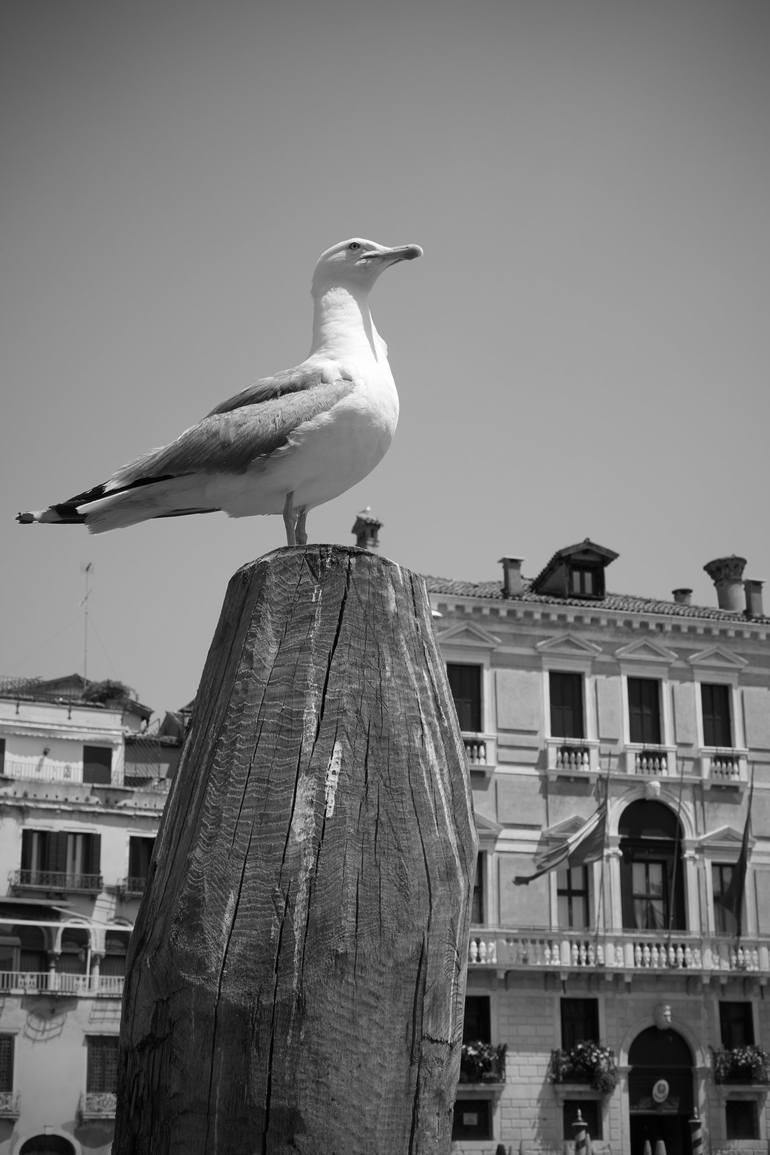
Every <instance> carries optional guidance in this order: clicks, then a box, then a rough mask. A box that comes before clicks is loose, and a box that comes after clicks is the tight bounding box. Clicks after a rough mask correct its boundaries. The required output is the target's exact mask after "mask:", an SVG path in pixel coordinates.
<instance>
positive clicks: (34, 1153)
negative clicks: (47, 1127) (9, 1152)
mask: <svg viewBox="0 0 770 1155" xmlns="http://www.w3.org/2000/svg"><path fill="white" fill-rule="evenodd" d="M19 1155H75V1148H74V1147H73V1146H72V1144H71V1143H70V1141H69V1140H68V1139H65V1138H64V1137H63V1136H62V1135H34V1136H33V1137H32V1138H31V1139H27V1141H26V1143H24V1144H23V1145H22V1147H21V1148H20V1150H19Z"/></svg>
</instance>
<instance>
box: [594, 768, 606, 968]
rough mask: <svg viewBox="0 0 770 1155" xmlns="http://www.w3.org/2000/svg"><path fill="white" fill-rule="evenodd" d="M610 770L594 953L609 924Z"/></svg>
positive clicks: (596, 952) (597, 950)
mask: <svg viewBox="0 0 770 1155" xmlns="http://www.w3.org/2000/svg"><path fill="white" fill-rule="evenodd" d="M609 813H610V768H609V766H608V767H607V774H606V777H605V779H604V846H603V848H602V857H601V859H600V863H601V867H600V869H601V875H600V877H599V901H598V903H597V904H596V934H595V941H594V953H595V954H597V955H598V953H599V935H600V933H601V928H602V925H603V924H604V929H605V931H606V929H607V928H606V922H607V907H606V901H607V900H606V886H605V878H606V874H607V850H608V849H609V845H610V822H609Z"/></svg>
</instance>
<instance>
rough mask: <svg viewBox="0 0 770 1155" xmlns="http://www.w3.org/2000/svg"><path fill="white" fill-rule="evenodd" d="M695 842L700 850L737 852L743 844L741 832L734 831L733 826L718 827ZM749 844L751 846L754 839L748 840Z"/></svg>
mask: <svg viewBox="0 0 770 1155" xmlns="http://www.w3.org/2000/svg"><path fill="white" fill-rule="evenodd" d="M697 841H698V845H699V846H700V847H701V849H702V850H707V849H708V850H725V851H736V852H737V851H739V850H740V848H741V843H742V842H743V831H742V830H736V829H735V827H734V826H720V828H719V829H718V830H711V831H709V833H708V834H704V835H702V836H701V837H700V838H699V839H698V840H697ZM749 842H750V844H751V845H753V844H754V839H753V838H750V839H749Z"/></svg>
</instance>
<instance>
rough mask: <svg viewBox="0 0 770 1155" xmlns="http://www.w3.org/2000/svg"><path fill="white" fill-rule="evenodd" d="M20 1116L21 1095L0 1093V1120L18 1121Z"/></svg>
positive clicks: (14, 1092) (16, 1092)
mask: <svg viewBox="0 0 770 1155" xmlns="http://www.w3.org/2000/svg"><path fill="white" fill-rule="evenodd" d="M19 1115H21V1093H20V1092H19V1091H0V1119H18V1118H19Z"/></svg>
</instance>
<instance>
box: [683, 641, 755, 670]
mask: <svg viewBox="0 0 770 1155" xmlns="http://www.w3.org/2000/svg"><path fill="white" fill-rule="evenodd" d="M687 660H688V662H689V663H690V665H691V666H707V667H708V668H709V669H712V670H741V669H743V667H744V666H745V665H747V662H746V659H745V658H741V657H740V656H739V655H738V654H734V653H733V652H732V651H731V650H725V649H723V648H722V646H710V647H709V648H708V649H707V650H701V651H700V653H698V654H692V655H691V657H689V658H688V659H687Z"/></svg>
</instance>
